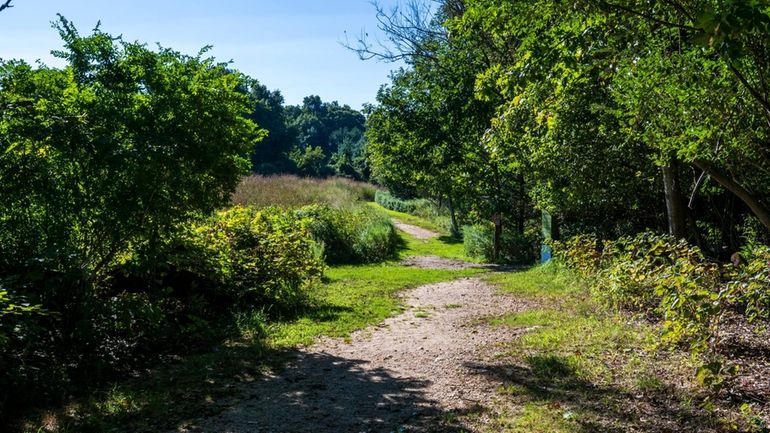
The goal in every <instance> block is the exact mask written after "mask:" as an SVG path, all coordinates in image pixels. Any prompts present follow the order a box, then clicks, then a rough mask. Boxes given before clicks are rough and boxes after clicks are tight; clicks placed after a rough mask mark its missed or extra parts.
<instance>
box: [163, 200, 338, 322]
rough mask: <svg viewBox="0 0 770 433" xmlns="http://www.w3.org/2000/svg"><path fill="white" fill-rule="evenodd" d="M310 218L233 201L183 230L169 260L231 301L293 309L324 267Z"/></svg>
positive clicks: (210, 295) (199, 283) (215, 294)
mask: <svg viewBox="0 0 770 433" xmlns="http://www.w3.org/2000/svg"><path fill="white" fill-rule="evenodd" d="M309 223H310V221H308V220H306V219H304V218H301V217H300V216H298V215H296V214H295V213H292V212H287V211H284V210H281V209H278V208H264V209H256V208H247V207H240V206H236V207H233V208H230V209H228V210H225V211H220V212H217V213H216V215H214V216H213V217H211V218H209V219H208V220H206V221H204V222H202V223H198V224H195V225H193V226H192V227H191V228H190V229H189V230H187V232H186V234H185V235H184V236H183V237H182V239H181V243H182V248H181V253H177V254H175V255H174V256H173V257H172V264H173V266H174V267H175V268H176V269H183V270H186V271H187V272H189V273H190V274H192V275H193V276H194V279H195V280H196V282H197V286H198V287H205V288H208V289H210V290H211V291H212V293H207V294H205V295H206V296H207V297H208V298H210V299H218V300H219V301H220V302H225V303H227V305H228V306H230V307H232V306H238V308H246V307H252V308H262V309H268V310H271V311H277V312H286V311H291V310H293V309H295V308H297V307H298V306H300V305H301V304H302V303H303V301H304V300H305V299H306V297H307V294H308V290H310V289H311V288H312V287H313V285H314V284H315V283H316V282H317V281H318V279H319V278H320V277H321V276H322V274H323V270H324V265H323V261H322V259H321V255H320V248H318V246H317V244H316V243H315V242H314V240H313V238H312V237H311V234H310V231H309V228H308V226H309Z"/></svg>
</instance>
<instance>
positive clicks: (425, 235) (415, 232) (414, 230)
mask: <svg viewBox="0 0 770 433" xmlns="http://www.w3.org/2000/svg"><path fill="white" fill-rule="evenodd" d="M393 225H394V226H396V228H397V229H399V230H401V231H402V232H404V233H407V234H409V235H410V236H413V237H415V238H417V239H431V238H437V237H439V234H438V233H436V232H433V231H430V230H428V229H424V228H422V227H418V226H414V225H411V224H407V223H405V222H403V221H399V220H397V219H395V218H394V219H393Z"/></svg>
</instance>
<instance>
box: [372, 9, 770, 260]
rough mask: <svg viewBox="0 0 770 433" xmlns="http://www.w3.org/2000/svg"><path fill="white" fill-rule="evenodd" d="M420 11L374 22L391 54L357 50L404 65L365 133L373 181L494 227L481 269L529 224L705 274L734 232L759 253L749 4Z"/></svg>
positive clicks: (763, 169) (756, 67) (752, 12)
mask: <svg viewBox="0 0 770 433" xmlns="http://www.w3.org/2000/svg"><path fill="white" fill-rule="evenodd" d="M417 4H418V2H412V3H407V7H405V8H404V9H401V10H399V11H398V13H396V14H392V15H386V18H384V19H383V30H385V31H386V32H387V33H388V35H389V36H390V37H391V40H392V41H394V45H392V46H389V47H385V48H384V49H383V50H381V52H379V53H378V52H376V51H372V50H373V49H374V48H373V47H372V44H368V43H367V41H362V45H361V46H360V47H359V52H360V53H362V54H366V56H367V57H372V56H374V57H379V58H383V59H385V60H400V59H404V60H406V61H407V64H408V67H407V68H404V69H403V70H400V71H397V72H396V73H395V74H394V75H393V77H392V83H391V84H390V85H388V86H385V87H383V88H382V89H381V91H380V93H379V95H378V105H377V106H375V107H373V108H372V110H371V114H370V116H369V117H368V119H367V126H368V128H369V129H368V131H367V136H368V139H369V142H370V144H369V152H370V154H371V165H372V172H373V174H374V176H375V178H377V179H378V180H379V181H380V182H382V183H383V184H385V185H387V186H388V187H389V188H391V189H392V190H395V191H402V190H406V191H411V192H417V193H418V194H421V195H424V196H430V197H448V198H449V199H451V201H452V204H453V208H454V209H455V210H457V211H458V212H460V214H461V215H460V219H465V220H467V221H469V222H472V223H490V222H491V223H492V224H493V225H494V228H495V230H494V232H493V238H494V240H493V250H494V252H493V255H497V254H499V249H500V244H501V240H502V237H503V235H504V232H505V231H511V232H516V233H518V236H521V237H526V236H527V233H526V232H527V226H528V225H530V222H534V221H536V220H537V219H538V218H539V215H538V212H537V211H547V212H549V213H550V214H552V215H553V216H554V218H555V221H556V222H557V224H556V228H557V229H558V230H557V231H561V234H563V235H571V234H580V233H595V234H597V235H600V236H601V237H610V238H611V237H617V236H622V235H629V234H634V233H637V232H640V231H643V230H645V229H652V230H654V231H657V232H669V233H670V234H672V235H674V236H675V237H677V238H685V239H687V240H688V241H690V242H691V243H694V244H696V245H698V246H699V247H700V248H701V249H702V250H703V251H704V253H705V254H707V255H709V256H711V257H718V258H720V259H727V258H728V257H729V256H730V255H731V254H732V253H733V252H735V251H737V250H738V249H739V248H740V247H741V245H742V244H743V243H744V241H743V240H742V238H741V233H742V230H743V229H744V228H745V227H746V226H751V225H756V224H757V223H759V224H761V225H762V226H764V227H763V228H762V229H760V230H758V231H757V236H758V237H757V239H758V240H760V241H761V240H764V241H767V240H768V227H770V224H768V222H770V220H768V218H767V215H768V213H767V202H768V200H769V198H768V197H770V196H768V191H767V184H768V183H767V182H766V179H767V176H768V165H767V164H768V162H767V161H768V159H767V139H766V135H767V122H766V120H767V117H768V111H767V107H768V106H770V104H767V100H768V96H767V90H766V86H763V84H762V83H764V82H765V78H766V77H765V75H766V74H767V71H766V68H765V67H764V66H762V65H763V60H762V59H766V56H767V49H768V48H767V47H768V46H770V45H769V44H770V41H768V39H767V34H768V33H767V32H766V31H765V30H766V28H767V26H768V24H767V23H768V22H770V19H769V18H768V11H767V5H766V4H765V3H764V2H750V3H746V4H743V2H732V1H726V0H725V1H723V0H713V1H693V2H680V1H677V2H667V3H666V4H665V5H654V4H652V3H649V2H638V1H621V2H609V3H608V2H595V1H591V0H587V1H580V2H549V1H542V2H540V1H536V2H523V1H522V2H519V1H514V2H504V3H500V2H497V1H491V0H489V1H488V0H472V1H471V0H469V1H450V0H447V1H442V2H439V7H437V8H422V7H419V6H415V5H417ZM410 6H411V7H410ZM430 13H432V14H433V15H426V14H430ZM530 240H531V241H535V239H530Z"/></svg>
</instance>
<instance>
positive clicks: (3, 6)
mask: <svg viewBox="0 0 770 433" xmlns="http://www.w3.org/2000/svg"><path fill="white" fill-rule="evenodd" d="M12 7H13V5H11V0H6V1H5V2H3V3H0V12H2V11H4V10H6V9H8V8H12Z"/></svg>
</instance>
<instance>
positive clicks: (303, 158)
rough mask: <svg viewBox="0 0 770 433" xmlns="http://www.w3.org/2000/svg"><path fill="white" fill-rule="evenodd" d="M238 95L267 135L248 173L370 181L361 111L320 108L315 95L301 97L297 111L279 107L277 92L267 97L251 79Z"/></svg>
mask: <svg viewBox="0 0 770 433" xmlns="http://www.w3.org/2000/svg"><path fill="white" fill-rule="evenodd" d="M243 91H244V92H245V93H247V95H248V96H249V103H250V105H251V107H252V108H251V112H250V114H249V115H248V117H249V118H251V119H253V120H254V121H255V122H256V123H257V124H258V125H260V126H262V127H264V128H265V129H266V130H267V131H268V134H267V137H266V138H265V139H264V140H262V141H261V142H260V143H259V144H258V145H256V146H255V147H254V149H253V151H252V154H251V160H252V171H254V172H255V173H258V174H263V175H270V174H277V173H291V174H299V175H303V176H314V177H326V176H332V175H334V176H340V177H347V178H351V179H356V180H366V179H368V178H369V167H368V162H367V158H366V153H365V151H366V140H365V137H364V121H365V120H364V115H363V114H362V113H361V112H360V111H357V110H354V109H352V108H350V107H349V106H347V105H340V104H339V103H337V102H336V101H334V102H323V101H322V100H321V98H320V97H319V96H315V95H313V96H308V97H306V98H305V99H304V100H303V103H302V105H297V106H295V105H289V106H284V101H283V96H282V95H281V93H280V92H279V91H277V90H276V91H269V90H268V89H267V88H266V87H265V86H264V85H262V84H260V83H259V82H258V81H257V80H254V79H250V80H248V82H247V83H246V85H245V86H244V89H243Z"/></svg>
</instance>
